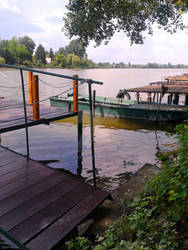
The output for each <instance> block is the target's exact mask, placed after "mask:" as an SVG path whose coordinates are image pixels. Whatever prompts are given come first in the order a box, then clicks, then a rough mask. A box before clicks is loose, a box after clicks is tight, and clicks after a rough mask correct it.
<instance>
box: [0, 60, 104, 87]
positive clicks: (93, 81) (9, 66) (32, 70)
mask: <svg viewBox="0 0 188 250" xmlns="http://www.w3.org/2000/svg"><path fill="white" fill-rule="evenodd" d="M0 67H6V68H12V69H19V70H25V71H31V72H36V73H39V74H44V75H50V76H56V77H61V78H66V79H72V80H78V81H83V82H87V83H89V84H93V83H95V84H99V85H103V82H99V81H95V80H92V79H85V78H80V77H72V76H67V75H62V74H57V73H52V72H48V71H43V70H38V69H33V68H27V67H21V66H16V65H9V64H1V63H0Z"/></svg>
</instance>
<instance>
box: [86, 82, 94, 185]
mask: <svg viewBox="0 0 188 250" xmlns="http://www.w3.org/2000/svg"><path fill="white" fill-rule="evenodd" d="M88 91H89V109H90V129H91V154H92V169H93V186H94V187H96V172H95V148H94V134H93V110H92V91H91V83H90V82H88Z"/></svg>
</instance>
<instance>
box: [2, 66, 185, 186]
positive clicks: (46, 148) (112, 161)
mask: <svg viewBox="0 0 188 250" xmlns="http://www.w3.org/2000/svg"><path fill="white" fill-rule="evenodd" d="M46 71H50V72H56V73H61V74H64V75H71V76H72V75H73V74H78V76H79V77H83V78H91V79H95V80H98V81H103V82H104V85H103V86H99V85H98V86H96V85H93V86H92V87H93V89H95V90H96V92H97V95H101V96H108V97H115V96H116V94H117V92H118V91H119V89H123V88H129V87H137V86H142V85H143V84H147V83H149V82H153V81H158V80H161V79H162V78H161V77H163V76H167V75H175V74H181V73H188V70H182V69H181V70H179V69H88V70H72V69H71V70H68V69H46ZM24 76H25V83H26V92H27V96H28V87H27V83H28V80H27V73H24ZM39 78H40V100H43V99H46V98H48V97H50V96H53V95H56V94H58V93H60V92H62V91H64V89H63V90H62V89H61V87H62V86H63V85H66V86H67V89H69V88H70V85H71V84H72V83H71V82H70V81H68V80H66V79H60V78H53V77H49V76H47V75H39ZM69 84H70V85H69ZM5 86H6V87H5ZM19 86H20V75H19V72H18V71H15V70H7V69H0V92H1V93H0V95H3V96H4V97H5V98H7V99H8V98H10V99H21V98H22V95H21V89H20V88H19ZM51 86H55V88H54V87H51ZM12 87H13V88H12ZM79 91H80V93H87V84H83V85H82V86H81V87H80V89H79ZM45 103H47V104H49V101H48V100H46V101H45ZM173 126H174V125H173V124H163V125H155V124H152V123H151V122H138V121H133V120H125V119H114V118H102V117H98V116H96V117H95V119H94V139H95V155H96V168H97V183H98V185H99V186H102V187H104V188H106V189H108V190H113V189H115V188H116V187H117V186H118V185H119V183H120V182H122V181H124V179H125V178H126V176H127V173H130V172H133V173H134V172H136V171H137V170H139V169H140V168H141V167H142V166H143V165H144V164H145V163H151V164H156V165H158V166H160V163H159V161H158V159H157V157H156V154H157V152H158V150H159V149H160V150H172V149H173V148H174V147H175V144H176V139H175V138H174V137H173V136H168V135H167V134H166V132H165V131H167V130H170V129H171V127H173ZM1 144H2V145H3V146H6V147H9V148H11V149H13V150H15V151H17V152H19V153H22V154H25V153H26V144H25V131H24V129H21V130H17V131H13V132H8V133H4V134H2V135H1ZM29 144H30V154H31V156H30V157H31V158H33V159H35V160H41V161H48V162H49V164H48V165H49V166H51V167H54V168H64V169H66V170H68V171H70V172H72V173H73V174H80V175H81V176H82V177H84V178H86V180H87V181H89V182H91V180H92V171H91V170H92V164H91V149H90V127H89V116H88V115H84V127H83V161H82V168H77V119H76V117H74V118H69V119H66V120H61V121H58V122H55V123H52V124H50V125H49V126H47V125H40V126H36V127H31V128H29Z"/></svg>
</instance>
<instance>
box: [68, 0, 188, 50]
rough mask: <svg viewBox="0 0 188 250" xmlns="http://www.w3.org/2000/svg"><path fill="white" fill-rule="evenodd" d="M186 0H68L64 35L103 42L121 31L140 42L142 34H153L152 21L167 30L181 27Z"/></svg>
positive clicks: (187, 6) (87, 40) (135, 41)
mask: <svg viewBox="0 0 188 250" xmlns="http://www.w3.org/2000/svg"><path fill="white" fill-rule="evenodd" d="M187 9H188V4H187V0H181V1H179V0H175V1H166V0H162V1H158V0H153V1H150V0H142V1H139V0H130V1H124V0H120V1H109V0H84V1H81V0H79V1H77V0H69V4H68V5H67V10H68V13H67V14H66V17H65V18H63V19H64V21H65V25H64V29H65V34H66V35H68V36H69V38H72V37H73V36H77V37H79V39H80V40H82V41H83V43H84V45H85V46H87V45H88V44H89V41H90V40H93V41H95V43H96V45H100V44H101V42H102V41H105V42H106V43H107V42H108V41H109V40H110V39H111V37H112V36H113V35H114V33H115V31H123V32H125V34H126V35H127V36H128V37H130V40H131V43H136V44H142V43H143V39H144V36H145V34H146V33H148V34H152V33H153V27H152V26H153V23H154V22H156V23H157V24H158V26H160V27H163V28H164V29H165V30H167V31H168V32H170V33H174V32H176V31H177V30H178V29H183V28H184V25H183V23H182V19H181V14H182V13H183V11H187Z"/></svg>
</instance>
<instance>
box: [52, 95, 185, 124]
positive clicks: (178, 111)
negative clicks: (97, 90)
mask: <svg viewBox="0 0 188 250" xmlns="http://www.w3.org/2000/svg"><path fill="white" fill-rule="evenodd" d="M50 103H51V106H53V107H60V108H66V109H69V110H72V109H73V101H72V100H70V99H68V98H58V97H52V98H50ZM78 108H79V110H83V111H84V112H89V102H88V101H81V100H80V101H79V102H78ZM95 114H96V115H100V116H102V117H105V116H111V117H115V118H129V119H139V120H148V121H175V120H184V119H186V118H187V111H186V108H185V107H183V106H182V107H179V106H178V107H176V106H174V107H172V106H169V105H165V104H161V105H159V104H149V103H147V104H146V103H143V104H130V105H126V104H121V103H105V102H103V103H102V102H96V103H95Z"/></svg>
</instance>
